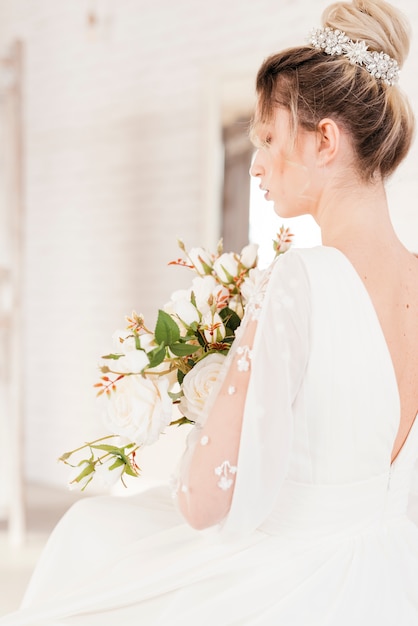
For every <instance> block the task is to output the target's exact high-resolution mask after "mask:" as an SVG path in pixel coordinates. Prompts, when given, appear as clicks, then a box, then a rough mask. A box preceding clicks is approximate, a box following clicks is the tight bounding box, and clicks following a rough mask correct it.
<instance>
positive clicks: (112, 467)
mask: <svg viewBox="0 0 418 626" xmlns="http://www.w3.org/2000/svg"><path fill="white" fill-rule="evenodd" d="M122 465H126V463H125V462H124V461H123V460H122V459H121V458H119V457H118V458H116V459H115V462H114V463H112V465H110V467H109V471H111V470H114V469H116V468H117V467H121V466H122Z"/></svg>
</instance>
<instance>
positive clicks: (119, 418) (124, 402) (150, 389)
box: [101, 376, 172, 446]
mask: <svg viewBox="0 0 418 626" xmlns="http://www.w3.org/2000/svg"><path fill="white" fill-rule="evenodd" d="M168 385H169V381H168V380H167V379H166V378H164V377H155V379H154V378H153V379H152V380H151V379H149V378H144V377H143V376H125V377H124V378H122V380H120V381H119V382H118V383H117V385H116V389H115V390H114V391H112V392H111V394H110V395H107V394H103V395H102V396H101V398H102V399H103V402H104V411H103V421H104V424H105V426H106V428H107V429H108V430H109V432H112V433H115V434H117V435H121V436H123V437H127V438H128V439H129V440H130V441H134V442H135V443H136V444H137V445H139V446H142V445H149V444H151V443H154V442H155V441H157V439H158V437H159V435H160V433H161V432H162V431H163V430H164V428H165V427H166V426H167V425H168V424H169V423H170V421H171V414H172V402H171V398H170V396H169V395H168Z"/></svg>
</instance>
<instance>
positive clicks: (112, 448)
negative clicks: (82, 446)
mask: <svg viewBox="0 0 418 626" xmlns="http://www.w3.org/2000/svg"><path fill="white" fill-rule="evenodd" d="M90 448H93V449H94V450H103V451H104V452H111V453H112V454H116V453H119V452H120V451H121V450H120V448H117V447H116V446H109V445H107V444H106V443H101V444H98V445H91V446H90Z"/></svg>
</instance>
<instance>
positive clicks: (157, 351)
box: [147, 343, 165, 369]
mask: <svg viewBox="0 0 418 626" xmlns="http://www.w3.org/2000/svg"><path fill="white" fill-rule="evenodd" d="M147 357H148V359H149V365H148V367H149V368H150V369H151V368H153V367H157V365H160V364H161V363H162V362H163V361H164V359H165V344H164V343H162V344H161V345H160V346H157V347H156V348H154V350H151V352H148V354H147Z"/></svg>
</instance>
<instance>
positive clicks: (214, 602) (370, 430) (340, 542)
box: [0, 247, 418, 626]
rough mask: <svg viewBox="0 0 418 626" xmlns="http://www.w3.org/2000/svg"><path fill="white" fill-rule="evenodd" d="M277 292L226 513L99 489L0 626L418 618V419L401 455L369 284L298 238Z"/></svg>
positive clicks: (160, 496) (295, 625)
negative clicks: (416, 500) (413, 494)
mask: <svg viewBox="0 0 418 626" xmlns="http://www.w3.org/2000/svg"><path fill="white" fill-rule="evenodd" d="M262 296H263V297H264V302H263V305H262V307H261V314H260V317H259V322H258V329H257V335H256V343H255V345H254V351H253V352H254V354H253V359H252V373H251V380H250V385H249V388H248V393H247V400H246V407H245V412H244V421H243V429H242V434H241V444H240V452H239V460H238V464H237V468H238V469H237V473H236V484H235V489H234V494H233V500H232V506H231V510H230V514H229V515H228V517H227V519H226V520H225V521H224V522H223V523H222V524H221V525H220V527H219V528H215V529H210V530H209V531H203V532H199V531H196V530H193V529H192V528H190V527H189V526H188V525H187V524H186V523H185V522H184V521H183V520H182V518H181V516H180V514H179V513H178V512H177V510H176V507H175V504H174V501H173V499H172V498H171V495H170V492H169V489H168V488H167V489H166V488H163V487H162V488H158V489H153V490H150V491H148V492H145V493H142V494H139V495H135V496H132V497H130V498H114V497H113V498H112V497H98V498H96V497H95V498H89V499H84V500H82V501H80V502H79V503H77V504H76V505H75V506H74V507H73V508H72V509H70V511H69V512H68V513H67V514H66V515H65V516H64V518H63V519H62V520H61V522H60V523H59V525H58V526H57V528H56V529H55V531H54V532H53V534H52V536H51V538H50V541H49V543H48V545H47V547H46V549H45V552H44V554H43V556H42V557H41V559H40V562H39V564H38V567H37V569H36V571H35V574H34V577H33V579H32V582H31V584H30V586H29V589H28V591H27V594H26V597H25V599H24V602H23V606H22V608H21V609H20V610H19V611H17V612H16V613H13V614H12V615H9V616H6V617H4V618H3V619H0V625H1V626H16V625H22V626H23V625H26V624H28V625H29V624H30V625H32V626H33V625H36V626H53V625H56V626H58V625H67V626H96V625H97V626H99V625H100V626H110V625H114V624H122V623H126V624H129V625H132V626H133V625H139V624H144V625H146V626H154V625H157V624H158V625H168V624H170V626H180V625H181V626H188V625H192V624H193V625H196V624H198V625H199V626H232V625H234V626H238V625H239V626H244V625H247V624H248V625H251V626H259V625H260V626H261V625H263V626H272V625H274V626H276V625H277V626H278V625H280V626H354V625H356V626H374V625H376V626H377V625H379V626H394V625H395V624H396V625H399V626H416V625H417V624H418V529H417V527H416V526H415V524H414V523H413V522H412V521H410V519H409V518H408V517H407V515H406V510H407V505H408V495H409V491H410V483H411V477H412V473H413V470H414V465H415V461H416V459H417V457H418V425H417V421H418V420H416V421H415V422H414V425H413V426H412V428H411V430H410V433H409V436H408V438H407V440H406V442H405V444H404V445H403V447H402V449H401V451H400V453H399V454H398V456H397V458H396V460H395V461H394V462H393V464H392V465H391V452H392V447H393V443H394V440H395V436H396V433H397V430H398V426H399V419H400V398H399V392H398V387H397V382H396V377H395V372H394V369H393V364H392V361H391V356H390V353H389V350H388V347H387V344H386V342H385V338H384V335H383V332H382V329H381V326H380V324H379V321H378V318H377V315H376V312H375V310H374V308H373V305H372V302H371V300H370V297H369V295H368V293H367V291H366V289H365V287H364V285H363V282H362V281H361V279H360V277H359V276H358V274H357V273H356V271H355V270H354V268H353V266H352V265H351V263H350V262H349V261H348V259H347V258H346V257H345V256H344V255H343V254H342V253H341V252H339V251H338V250H336V249H334V248H327V247H318V248H313V249H308V250H292V251H290V252H287V253H286V254H285V255H283V256H282V257H280V258H279V259H278V260H277V261H276V262H275V264H274V266H273V269H272V270H271V276H270V280H269V282H268V285H267V288H266V289H265V293H262V294H258V296H256V297H257V298H258V299H259V301H260V299H261V297H262ZM123 620H125V622H124V621H123Z"/></svg>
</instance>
